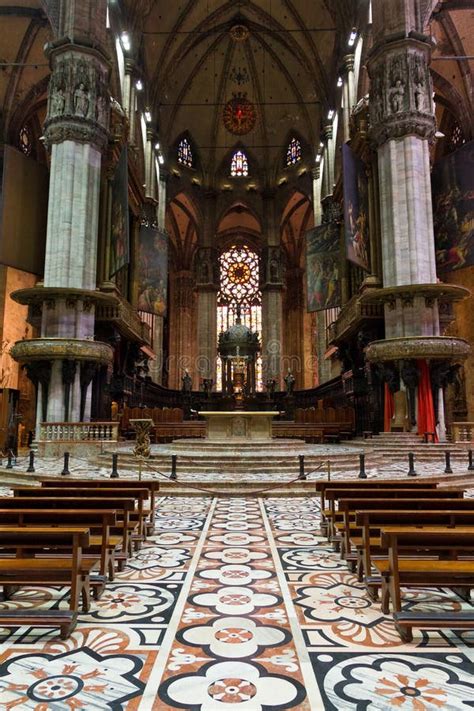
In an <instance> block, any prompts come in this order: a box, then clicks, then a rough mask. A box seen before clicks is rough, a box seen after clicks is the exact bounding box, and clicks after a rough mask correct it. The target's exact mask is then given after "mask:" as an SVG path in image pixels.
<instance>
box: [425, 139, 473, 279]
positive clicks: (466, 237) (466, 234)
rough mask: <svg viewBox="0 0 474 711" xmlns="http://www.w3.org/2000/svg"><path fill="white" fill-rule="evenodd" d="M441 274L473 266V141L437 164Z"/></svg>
mask: <svg viewBox="0 0 474 711" xmlns="http://www.w3.org/2000/svg"><path fill="white" fill-rule="evenodd" d="M432 185H433V218H434V231H435V244H436V262H437V267H438V271H439V272H440V273H442V272H450V271H454V270H456V269H462V268H463V267H469V266H471V265H473V264H474V141H470V142H469V143H466V144H465V145H464V146H462V147H461V148H459V149H458V150H457V151H456V152H455V153H452V154H451V155H449V156H447V157H446V158H443V159H442V160H440V161H438V162H437V163H436V164H435V166H434V168H433V174H432Z"/></svg>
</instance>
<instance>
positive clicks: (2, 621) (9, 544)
mask: <svg viewBox="0 0 474 711" xmlns="http://www.w3.org/2000/svg"><path fill="white" fill-rule="evenodd" d="M88 545H89V531H88V529H87V528H50V527H36V526H35V527H31V528H29V527H28V528H20V527H15V526H14V527H3V526H2V527H1V528H0V552H1V550H2V549H7V550H11V549H12V548H15V549H16V552H17V555H16V556H15V557H10V558H0V585H2V586H3V594H4V598H5V599H6V600H8V598H9V597H10V595H11V594H12V593H13V592H14V591H15V590H16V589H17V588H18V587H19V586H22V585H47V586H50V585H62V586H63V585H68V586H69V587H70V589H71V594H70V603H69V611H64V610H40V611H38V610H36V611H35V610H6V611H5V610H1V611H0V627H17V626H21V625H35V626H38V627H56V626H59V627H60V631H61V637H62V638H63V639H66V638H67V637H68V636H69V635H70V634H71V632H72V630H73V629H74V627H75V626H76V622H77V615H78V610H79V600H80V599H81V598H82V607H83V610H84V611H85V612H87V611H88V610H89V606H90V587H89V575H90V571H91V570H92V568H93V567H94V565H95V564H96V563H97V562H98V561H95V562H94V561H93V560H87V561H86V560H84V558H83V553H82V551H83V549H84V548H86V547H87V546H88ZM51 546H53V547H54V548H61V547H63V548H65V549H70V550H71V551H72V552H71V555H70V556H69V557H68V558H66V559H64V558H49V559H44V558H38V557H32V556H27V555H26V551H30V550H33V551H41V550H47V549H48V548H49V547H51Z"/></svg>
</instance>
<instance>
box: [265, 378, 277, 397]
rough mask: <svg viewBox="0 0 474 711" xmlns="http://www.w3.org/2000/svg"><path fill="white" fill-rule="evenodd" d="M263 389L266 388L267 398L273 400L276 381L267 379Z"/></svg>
mask: <svg viewBox="0 0 474 711" xmlns="http://www.w3.org/2000/svg"><path fill="white" fill-rule="evenodd" d="M265 387H266V388H267V393H268V394H269V396H270V397H271V398H273V396H274V394H275V388H276V380H274V379H273V378H269V379H268V380H267V382H266V383H265Z"/></svg>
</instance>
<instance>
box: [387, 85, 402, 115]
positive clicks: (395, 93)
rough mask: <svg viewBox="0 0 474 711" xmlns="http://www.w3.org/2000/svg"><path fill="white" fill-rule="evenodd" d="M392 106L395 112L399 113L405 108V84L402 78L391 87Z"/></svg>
mask: <svg viewBox="0 0 474 711" xmlns="http://www.w3.org/2000/svg"><path fill="white" fill-rule="evenodd" d="M388 94H389V97H390V106H391V107H392V111H393V113H394V114H398V113H399V112H400V111H402V110H403V98H404V95H405V86H404V84H403V82H402V81H401V79H397V81H396V82H395V85H394V86H391V87H390V89H389V92H388Z"/></svg>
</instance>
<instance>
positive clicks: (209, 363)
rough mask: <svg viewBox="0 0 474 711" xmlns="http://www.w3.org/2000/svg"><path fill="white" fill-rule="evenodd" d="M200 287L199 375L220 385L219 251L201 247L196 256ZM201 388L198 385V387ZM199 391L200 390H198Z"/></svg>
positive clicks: (197, 277) (198, 318) (198, 303)
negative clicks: (217, 364) (218, 378)
mask: <svg viewBox="0 0 474 711" xmlns="http://www.w3.org/2000/svg"><path fill="white" fill-rule="evenodd" d="M195 271H196V287H197V299H198V302H197V342H198V361H197V374H198V377H199V382H202V380H203V379H204V378H207V379H210V380H212V381H213V382H214V384H215V383H216V359H217V292H218V291H219V278H218V277H219V274H218V271H219V268H218V256H217V250H216V249H215V248H213V247H201V248H200V249H199V250H198V253H197V255H196V270H195ZM196 385H197V384H196ZM196 389H197V388H196Z"/></svg>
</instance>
